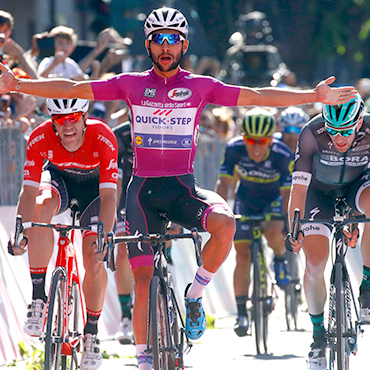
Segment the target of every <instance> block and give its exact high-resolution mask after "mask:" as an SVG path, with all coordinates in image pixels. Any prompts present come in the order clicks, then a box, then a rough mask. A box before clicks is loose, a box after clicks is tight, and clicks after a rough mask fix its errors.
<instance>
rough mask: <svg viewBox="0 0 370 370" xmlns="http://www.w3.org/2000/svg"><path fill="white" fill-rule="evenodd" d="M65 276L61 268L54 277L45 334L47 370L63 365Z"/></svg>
mask: <svg viewBox="0 0 370 370" xmlns="http://www.w3.org/2000/svg"><path fill="white" fill-rule="evenodd" d="M64 276H65V274H64V270H63V269H62V268H61V267H57V268H56V269H55V270H54V272H53V275H52V283H51V289H50V295H49V307H48V316H47V321H46V333H45V358H44V366H45V367H44V369H45V370H57V369H59V368H60V365H61V352H62V330H63V305H64V302H63V301H64V297H63V285H64V284H65V281H64ZM55 309H56V311H55Z"/></svg>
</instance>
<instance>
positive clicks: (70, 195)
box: [40, 169, 100, 226]
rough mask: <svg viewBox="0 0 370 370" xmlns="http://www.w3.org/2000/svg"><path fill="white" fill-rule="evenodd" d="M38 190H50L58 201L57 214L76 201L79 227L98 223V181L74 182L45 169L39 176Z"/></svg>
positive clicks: (61, 174)
mask: <svg viewBox="0 0 370 370" xmlns="http://www.w3.org/2000/svg"><path fill="white" fill-rule="evenodd" d="M40 189H41V190H42V189H50V190H51V191H53V192H54V193H56V194H57V196H58V199H59V205H58V211H57V214H60V213H62V212H64V211H66V210H67V209H68V207H69V205H70V203H71V200H72V199H77V201H78V208H79V211H80V218H79V220H80V225H81V226H90V225H93V224H96V223H97V222H98V217H99V212H100V196H99V181H92V180H89V181H86V182H76V181H74V179H73V177H69V176H68V174H64V173H61V172H60V171H55V170H53V169H45V170H44V171H43V172H42V175H41V184H40Z"/></svg>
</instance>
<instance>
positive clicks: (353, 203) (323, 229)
mask: <svg viewBox="0 0 370 370" xmlns="http://www.w3.org/2000/svg"><path fill="white" fill-rule="evenodd" d="M369 186H370V170H367V171H365V172H364V173H363V174H362V175H361V176H359V177H358V178H357V179H356V180H354V181H353V182H351V183H349V184H347V185H344V186H342V187H340V188H338V189H336V190H332V191H330V192H327V191H326V190H325V186H323V187H322V186H320V185H316V184H311V185H310V186H309V188H308V192H307V199H306V207H305V215H304V218H313V219H315V218H316V219H328V218H332V217H333V216H334V205H335V202H336V199H337V198H342V197H345V198H346V201H347V203H348V205H349V206H350V207H351V209H352V211H357V212H360V213H363V211H362V210H361V208H360V205H359V198H360V195H361V193H362V192H363V190H364V189H366V188H368V187H369ZM302 230H303V232H304V234H305V235H323V236H326V237H328V238H329V237H330V234H331V228H330V227H329V226H326V225H323V224H319V223H309V224H303V225H302Z"/></svg>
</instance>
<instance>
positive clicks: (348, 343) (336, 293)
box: [292, 198, 370, 370]
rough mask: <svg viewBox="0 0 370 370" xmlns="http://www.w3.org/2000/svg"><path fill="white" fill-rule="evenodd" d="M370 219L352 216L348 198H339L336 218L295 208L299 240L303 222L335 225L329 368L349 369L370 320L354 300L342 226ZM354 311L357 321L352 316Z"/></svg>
mask: <svg viewBox="0 0 370 370" xmlns="http://www.w3.org/2000/svg"><path fill="white" fill-rule="evenodd" d="M360 222H361V223H364V222H370V219H367V218H365V216H364V215H360V216H353V215H351V209H350V207H349V206H348V204H347V202H346V199H345V198H337V199H336V203H335V206H334V217H332V218H331V219H305V218H302V219H301V218H300V210H299V209H296V210H295V211H294V218H293V223H292V228H293V231H292V235H293V238H294V239H297V237H298V233H299V232H300V229H301V228H300V225H301V224H305V223H319V224H325V225H327V226H329V227H332V228H333V238H332V243H331V246H332V247H331V248H332V258H333V254H335V255H334V262H333V268H332V271H331V275H330V289H329V292H330V294H329V316H328V330H327V334H326V336H327V341H328V345H329V369H330V370H348V369H349V356H350V354H351V353H352V354H356V352H357V338H358V336H359V334H362V333H363V329H362V328H361V325H365V324H369V322H364V321H360V319H359V310H358V305H357V303H356V301H355V299H354V294H353V289H352V285H351V281H350V277H349V273H348V270H347V267H346V262H345V256H346V254H347V250H348V245H347V243H346V236H345V234H344V232H343V228H344V227H345V226H346V225H351V224H354V223H356V224H357V223H360ZM294 239H293V240H294ZM352 309H353V310H354V311H355V318H356V319H355V322H353V318H352Z"/></svg>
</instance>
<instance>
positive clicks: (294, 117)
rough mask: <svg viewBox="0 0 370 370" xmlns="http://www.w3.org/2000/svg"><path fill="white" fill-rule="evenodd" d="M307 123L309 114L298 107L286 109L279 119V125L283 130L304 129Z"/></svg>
mask: <svg viewBox="0 0 370 370" xmlns="http://www.w3.org/2000/svg"><path fill="white" fill-rule="evenodd" d="M307 121H308V115H307V113H306V112H305V111H304V110H303V109H301V108H297V107H289V108H287V109H284V110H283V111H282V112H281V114H280V116H279V118H278V123H279V126H280V127H281V128H285V127H286V126H296V127H299V128H302V127H303V126H304V125H305V124H306V123H307Z"/></svg>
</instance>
